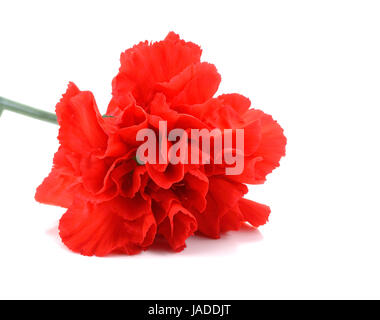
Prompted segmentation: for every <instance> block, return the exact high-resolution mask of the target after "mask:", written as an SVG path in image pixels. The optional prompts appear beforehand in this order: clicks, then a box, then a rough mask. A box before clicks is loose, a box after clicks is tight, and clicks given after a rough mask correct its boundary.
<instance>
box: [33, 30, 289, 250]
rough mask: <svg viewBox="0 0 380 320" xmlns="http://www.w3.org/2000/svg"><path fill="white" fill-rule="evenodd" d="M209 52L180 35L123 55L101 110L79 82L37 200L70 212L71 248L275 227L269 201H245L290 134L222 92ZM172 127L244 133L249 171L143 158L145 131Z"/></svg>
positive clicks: (178, 241) (128, 246)
mask: <svg viewBox="0 0 380 320" xmlns="http://www.w3.org/2000/svg"><path fill="white" fill-rule="evenodd" d="M200 57H201V49H200V47H199V46H197V45H196V44H194V43H191V42H185V41H183V40H181V39H180V38H179V36H178V35H176V34H175V33H173V32H170V33H169V34H168V36H167V37H166V38H165V40H163V41H160V42H156V43H152V44H151V43H148V42H141V43H139V44H138V45H136V46H134V47H132V48H131V49H128V50H126V51H125V52H124V53H122V54H121V59H120V60H121V66H120V70H119V73H118V74H117V76H116V77H115V78H114V79H113V82H112V99H111V101H110V103H109V106H108V110H107V113H106V116H102V115H101V114H100V113H99V110H98V108H97V106H96V102H95V99H94V97H93V95H92V93H90V92H88V91H80V90H79V89H78V88H77V87H76V86H75V85H74V84H73V83H70V84H69V86H68V89H67V91H66V93H65V94H64V95H63V97H62V99H61V100H60V102H59V103H58V104H57V106H56V114H57V118H58V123H59V125H60V129H59V135H58V139H59V142H60V148H59V149H58V151H57V153H56V154H55V156H54V166H53V169H52V171H51V173H50V174H49V176H48V177H47V178H46V179H45V180H44V181H43V183H42V184H41V185H40V186H39V187H38V189H37V193H36V200H37V201H39V202H42V203H46V204H52V205H57V206H62V207H64V208H67V212H66V213H65V214H64V215H63V217H62V218H61V220H60V223H59V232H60V236H61V238H62V241H63V242H64V244H65V245H66V246H67V247H68V248H70V249H71V250H73V251H75V252H78V253H81V254H83V255H97V256H104V255H107V254H109V253H115V252H117V253H126V254H136V253H139V252H140V251H141V250H145V249H147V248H148V247H149V246H151V245H152V244H153V243H154V241H155V240H156V239H158V238H164V239H166V241H167V243H168V244H169V246H170V247H171V248H172V249H173V250H174V251H180V250H182V249H183V248H185V246H186V245H185V241H186V239H187V238H188V237H189V236H191V235H193V234H194V233H195V232H196V231H198V232H200V233H202V234H204V235H206V236H209V237H212V238H218V237H219V236H220V234H221V232H226V231H229V230H238V229H239V228H240V227H241V225H242V224H243V223H244V222H248V223H250V224H251V225H252V226H254V227H259V226H260V225H263V224H265V223H266V221H267V219H268V216H269V213H270V209H269V207H268V206H265V205H262V204H259V203H256V202H253V201H251V200H248V199H244V198H243V197H244V195H245V194H246V193H247V191H248V189H247V187H246V185H245V184H246V183H249V184H261V183H263V182H264V181H265V178H266V175H267V174H268V173H270V172H271V171H272V170H273V169H274V168H276V167H277V166H279V160H280V158H281V157H282V156H283V155H285V145H286V138H285V136H284V135H283V130H282V128H281V127H280V126H279V125H278V123H277V122H276V121H274V120H273V119H272V117H271V116H269V115H267V114H265V113H263V112H262V111H260V110H257V109H250V101H249V99H248V98H245V97H244V96H242V95H239V94H225V95H221V96H218V97H214V94H215V93H216V91H217V89H218V86H219V83H220V81H221V77H220V75H219V74H218V72H217V70H216V68H215V66H214V65H212V64H209V63H205V62H201V61H200ZM159 121H166V122H167V124H168V128H181V129H184V130H190V129H193V128H207V129H214V128H219V129H233V130H235V129H244V170H243V172H241V174H239V175H234V176H233V175H230V176H228V175H226V174H225V167H226V164H224V163H222V164H218V165H216V164H213V163H209V164H187V163H178V164H171V163H168V164H151V163H146V164H144V165H141V164H140V163H139V162H138V161H136V150H137V148H138V147H139V145H141V143H142V142H139V141H137V140H136V135H137V132H138V131H139V130H141V129H145V128H149V129H152V130H156V131H157V130H158V123H159Z"/></svg>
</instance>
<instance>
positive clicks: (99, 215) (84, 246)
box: [59, 200, 156, 256]
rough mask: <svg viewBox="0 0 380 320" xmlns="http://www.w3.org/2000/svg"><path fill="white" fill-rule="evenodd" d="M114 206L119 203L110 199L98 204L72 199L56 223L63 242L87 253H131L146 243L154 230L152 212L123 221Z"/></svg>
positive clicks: (82, 252)
mask: <svg viewBox="0 0 380 320" xmlns="http://www.w3.org/2000/svg"><path fill="white" fill-rule="evenodd" d="M116 208H119V206H118V205H116V206H115V204H114V203H113V201H110V202H104V203H102V204H98V205H95V204H91V203H88V202H82V201H79V200H76V201H74V203H73V205H72V207H70V208H69V210H68V211H67V212H66V213H65V214H64V215H63V216H62V218H61V221H60V224H59V230H60V236H61V238H62V241H63V243H64V244H65V245H66V246H67V247H69V248H70V249H71V250H73V251H75V252H79V253H81V254H83V255H88V256H91V255H96V256H105V255H107V254H109V253H111V252H124V253H127V254H134V253H138V252H139V251H141V250H142V249H144V248H145V247H147V246H149V245H150V244H151V243H152V241H153V238H154V234H155V230H156V226H155V222H154V217H153V215H145V216H142V217H140V218H139V219H138V220H134V221H126V220H124V219H123V218H122V217H121V216H120V215H119V212H117V211H115V209H116ZM124 210H131V209H129V208H124Z"/></svg>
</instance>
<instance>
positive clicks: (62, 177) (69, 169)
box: [35, 147, 82, 208]
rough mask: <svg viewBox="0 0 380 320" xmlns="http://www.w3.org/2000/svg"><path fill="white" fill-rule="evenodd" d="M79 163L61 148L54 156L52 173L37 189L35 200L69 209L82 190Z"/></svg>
mask: <svg viewBox="0 0 380 320" xmlns="http://www.w3.org/2000/svg"><path fill="white" fill-rule="evenodd" d="M77 162H78V161H77V160H76V159H74V158H73V157H70V155H69V154H66V152H65V150H64V149H63V148H62V147H61V148H60V149H59V150H58V151H57V153H56V154H55V155H54V160H53V163H54V167H53V169H52V171H51V173H50V174H49V176H48V177H47V178H46V179H45V180H44V181H43V182H42V184H41V185H40V186H39V187H38V188H37V192H36V195H35V199H36V200H37V201H38V202H41V203H45V204H51V205H56V206H61V207H64V208H68V207H69V206H70V205H71V203H72V202H73V199H74V197H75V195H76V194H77V193H78V192H80V191H81V189H82V188H81V186H80V182H81V179H80V177H79V173H78V171H77V168H76V163H77Z"/></svg>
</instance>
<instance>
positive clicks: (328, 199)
mask: <svg viewBox="0 0 380 320" xmlns="http://www.w3.org/2000/svg"><path fill="white" fill-rule="evenodd" d="M0 16H1V18H0V95H1V96H4V97H7V98H9V99H13V100H16V101H19V102H22V103H26V104H29V105H32V106H35V107H39V108H42V109H45V110H48V111H53V110H54V106H55V104H56V103H57V101H58V100H59V99H60V96H61V94H62V93H63V92H64V91H65V89H66V85H67V83H68V81H74V82H75V83H76V84H77V85H78V86H79V88H80V89H82V90H91V91H93V92H94V94H95V97H96V99H97V101H98V104H99V108H100V109H101V110H102V111H104V110H105V108H106V106H107V103H108V101H109V99H110V92H111V80H112V78H113V76H114V75H116V73H117V70H118V67H119V55H120V53H121V52H122V51H123V50H125V49H127V48H128V47H130V46H132V45H133V44H135V43H137V42H139V41H141V40H146V39H147V40H154V41H157V40H160V39H163V38H164V37H165V36H166V34H167V32H168V31H170V30H173V31H176V32H177V33H179V34H180V35H181V36H182V37H183V38H184V39H185V40H189V41H193V42H196V43H198V44H200V45H201V46H202V47H203V50H204V54H203V60H204V61H209V62H212V63H214V64H215V65H216V66H217V68H218V70H219V72H220V73H221V75H222V84H221V87H220V90H219V92H220V93H222V92H223V93H227V92H239V93H242V94H244V95H247V96H249V97H250V98H251V100H252V102H253V106H254V107H257V108H260V109H262V110H264V111H265V112H267V113H269V114H272V115H273V116H274V118H275V119H277V120H278V121H279V123H280V124H281V125H282V126H283V127H284V129H285V133H286V135H287V137H288V146H287V156H286V158H284V159H283V160H282V162H281V167H280V168H279V169H277V170H275V172H274V173H273V174H271V175H270V176H269V179H268V181H267V183H266V184H265V185H261V186H254V187H251V188H250V193H249V195H248V197H249V198H250V199H252V200H256V201H258V202H263V203H266V204H268V205H270V206H271V208H272V214H271V216H270V221H269V223H268V224H267V225H266V226H265V227H262V228H261V229H260V230H259V231H253V232H252V231H247V230H245V231H241V232H231V233H228V234H226V235H225V236H224V237H223V238H222V239H220V240H208V239H203V238H192V239H189V240H188V242H187V243H188V248H187V249H186V250H185V251H183V252H182V253H179V254H173V253H169V252H161V251H157V250H154V251H148V252H144V253H142V254H140V255H138V256H132V257H128V256H125V257H124V256H117V257H112V256H111V257H108V258H95V257H93V258H88V257H83V256H80V255H78V254H74V253H72V252H71V251H69V250H68V249H66V248H65V247H64V246H63V245H62V244H61V242H60V240H59V237H58V235H57V223H58V220H59V218H60V217H61V215H62V214H63V213H64V209H61V208H56V207H49V206H45V205H41V204H38V203H36V202H35V201H34V192H35V188H36V187H37V186H38V185H39V184H40V182H41V181H42V179H43V178H44V177H45V176H46V175H47V174H48V173H49V171H50V167H51V163H52V157H53V154H54V152H55V151H56V149H57V147H58V144H57V141H56V135H57V127H56V126H54V125H52V124H48V123H44V122H39V121H37V120H32V119H29V118H25V117H23V116H19V115H16V114H11V113H9V112H5V113H4V114H3V116H2V117H1V118H0V150H1V151H0V152H1V157H0V170H1V173H0V199H1V201H0V298H117V299H118V298H125V299H174V298H176V299H182V298H197V299H203V298H207V299H219V298H223V299H235V298H236V299H238V298H240V299H256V298H258V299H265V298H275V299H277V298H290V299H295V298H301V299H309V298H317V299H319V298H327V299H330V298H377V299H379V298H380V274H379V271H380V254H379V246H380V210H379V209H380V206H379V191H380V190H379V184H380V174H379V173H380V172H379V171H380V170H379V167H380V151H379V138H380V132H379V131H380V129H379V123H380V118H379V116H380V113H379V108H380V92H379V91H380V41H379V40H380V2H379V1H363V0H361V1H348V0H347V1H334V0H329V1H321V0H319V1H304V0H302V1H271V0H266V1H264V0H263V1H236V0H235V1H228V2H226V1H220V0H219V1H205V0H203V1H194V0H192V1H149V2H148V1H111V0H109V1H102V2H100V1H77V0H76V1H67V0H66V1H23V2H21V1H14V0H12V1H4V0H1V2H0Z"/></svg>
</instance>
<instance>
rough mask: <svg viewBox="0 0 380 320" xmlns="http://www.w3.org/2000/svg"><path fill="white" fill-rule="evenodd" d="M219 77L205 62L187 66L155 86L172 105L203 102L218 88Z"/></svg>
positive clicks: (212, 66) (214, 69) (213, 67)
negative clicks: (166, 80)
mask: <svg viewBox="0 0 380 320" xmlns="http://www.w3.org/2000/svg"><path fill="white" fill-rule="evenodd" d="M220 81H221V77H220V75H219V73H218V71H217V70H216V68H215V66H214V65H213V64H209V63H206V62H203V63H198V64H195V65H191V66H189V67H187V68H186V69H185V70H184V71H182V72H181V73H180V74H178V75H176V76H175V77H173V78H172V79H171V80H170V81H169V82H162V83H160V84H159V85H158V86H157V87H158V88H159V90H160V91H162V92H164V93H165V95H166V96H167V99H168V101H169V102H171V104H172V105H173V106H176V105H184V104H185V105H186V104H189V105H192V104H197V103H204V102H205V101H207V100H209V99H210V98H212V96H213V95H214V94H215V92H216V91H217V90H218V87H219V84H220Z"/></svg>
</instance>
